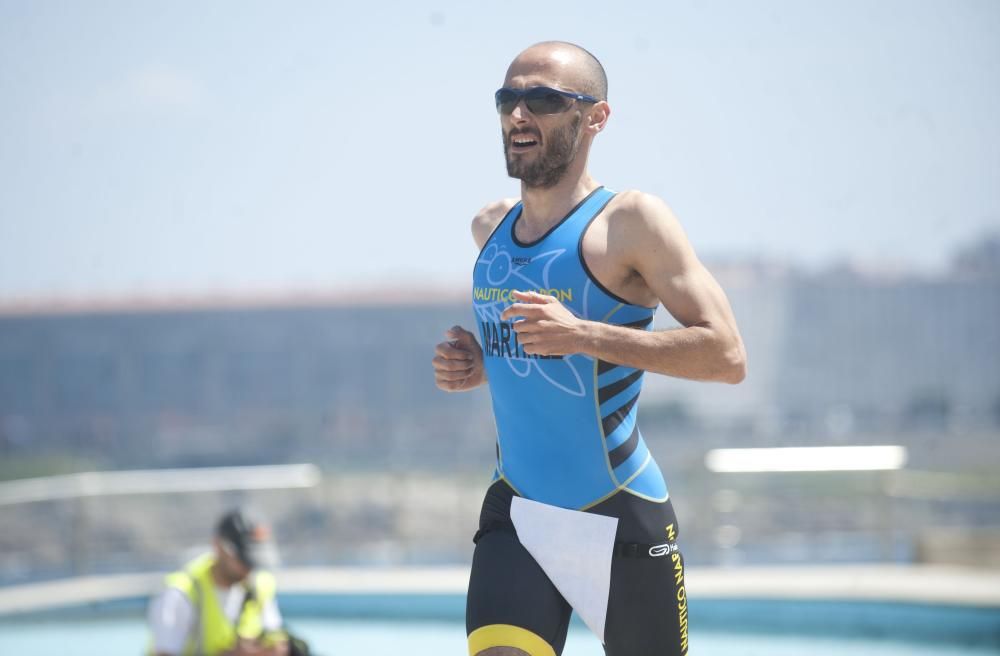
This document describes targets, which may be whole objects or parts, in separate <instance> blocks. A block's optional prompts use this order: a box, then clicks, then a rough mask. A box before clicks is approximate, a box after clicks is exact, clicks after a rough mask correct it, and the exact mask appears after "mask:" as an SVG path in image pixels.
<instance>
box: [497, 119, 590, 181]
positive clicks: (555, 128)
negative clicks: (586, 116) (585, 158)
mask: <svg viewBox="0 0 1000 656" xmlns="http://www.w3.org/2000/svg"><path fill="white" fill-rule="evenodd" d="M519 111H523V112H524V113H525V114H528V115H531V112H529V111H527V109H526V108H524V105H523V103H522V104H521V105H520V106H519V107H518V108H517V109H515V110H514V113H515V114H517V113H518V112H519ZM558 116H561V117H563V118H564V120H562V121H558V120H552V119H553V117H552V116H543V117H538V118H537V119H536V120H535V121H533V122H530V123H529V122H525V123H523V124H514V125H509V126H504V129H505V132H504V139H503V150H504V157H505V159H506V160H507V175H509V176H510V177H512V178H517V179H519V180H521V181H522V182H523V183H524V184H525V185H527V186H528V187H536V188H542V189H545V188H548V187H553V186H555V185H556V184H557V183H558V182H559V181H560V180H561V179H562V177H563V176H564V175H565V174H566V171H567V170H568V169H569V165H570V164H571V163H572V162H573V159H574V158H575V157H576V153H577V151H578V150H579V147H580V120H581V116H580V112H579V111H577V110H575V109H570V110H569V111H567V112H565V113H563V114H560V115H558ZM505 122H506V123H510V121H505ZM546 123H554V125H546Z"/></svg>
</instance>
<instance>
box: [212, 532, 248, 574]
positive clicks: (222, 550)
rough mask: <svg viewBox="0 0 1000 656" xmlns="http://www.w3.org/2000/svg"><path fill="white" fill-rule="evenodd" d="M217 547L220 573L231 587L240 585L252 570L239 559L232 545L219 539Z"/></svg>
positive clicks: (217, 539)
mask: <svg viewBox="0 0 1000 656" xmlns="http://www.w3.org/2000/svg"><path fill="white" fill-rule="evenodd" d="M215 545H216V555H217V562H218V565H219V571H220V573H221V574H222V576H223V577H224V578H225V579H226V580H227V581H228V582H229V584H230V585H232V584H234V583H239V582H240V581H242V580H243V579H245V578H246V577H247V576H249V575H250V568H249V567H247V566H246V565H245V564H244V563H243V561H241V560H240V559H239V557H238V556H237V555H236V553H235V551H234V550H233V548H232V546H231V545H229V544H228V543H227V542H226V541H225V540H221V539H219V538H218V537H217V538H216V539H215Z"/></svg>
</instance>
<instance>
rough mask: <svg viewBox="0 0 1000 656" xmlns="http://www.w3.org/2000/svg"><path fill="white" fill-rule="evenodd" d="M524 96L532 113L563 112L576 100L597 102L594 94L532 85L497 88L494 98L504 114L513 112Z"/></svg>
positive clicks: (526, 105) (526, 104) (525, 103)
mask: <svg viewBox="0 0 1000 656" xmlns="http://www.w3.org/2000/svg"><path fill="white" fill-rule="evenodd" d="M522 98H524V105H525V107H527V108H528V111H529V112H531V113H532V114H535V115H539V114H561V113H562V112H565V111H566V110H567V109H569V108H570V107H571V106H572V105H573V102H574V101H577V100H578V101H580V102H588V103H596V102H599V101H598V100H597V98H594V97H593V96H587V95H584V94H582V93H573V92H571V91H563V90H561V89H553V88H552V87H531V88H530V89H509V88H507V87H503V88H502V89H497V92H496V93H495V94H494V99H495V100H496V103H497V111H498V112H500V113H501V114H503V115H507V114H511V113H512V112H513V111H514V108H515V107H517V104H518V103H519V102H521V99H522Z"/></svg>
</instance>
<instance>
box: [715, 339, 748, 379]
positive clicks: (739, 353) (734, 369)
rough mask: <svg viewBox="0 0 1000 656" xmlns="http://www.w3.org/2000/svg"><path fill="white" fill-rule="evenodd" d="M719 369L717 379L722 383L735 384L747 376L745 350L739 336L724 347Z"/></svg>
mask: <svg viewBox="0 0 1000 656" xmlns="http://www.w3.org/2000/svg"><path fill="white" fill-rule="evenodd" d="M720 369H721V375H720V377H719V380H720V381H721V382H723V383H729V384H730V385H737V384H739V383H742V382H743V380H744V379H745V378H746V377H747V352H746V349H745V348H744V347H743V340H741V339H740V338H739V337H737V338H736V339H735V343H733V344H730V345H728V347H727V348H726V350H725V358H724V362H723V366H722V367H721V368H720Z"/></svg>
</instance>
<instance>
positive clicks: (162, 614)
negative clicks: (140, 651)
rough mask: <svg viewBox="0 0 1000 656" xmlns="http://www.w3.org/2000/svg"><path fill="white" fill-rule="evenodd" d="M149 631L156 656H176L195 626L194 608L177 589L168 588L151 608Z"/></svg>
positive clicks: (154, 601)
mask: <svg viewBox="0 0 1000 656" xmlns="http://www.w3.org/2000/svg"><path fill="white" fill-rule="evenodd" d="M148 620H149V630H150V633H151V634H152V640H153V646H152V651H153V653H154V654H156V656H176V655H177V654H180V653H181V652H183V651H184V643H185V642H186V641H187V637H188V633H189V632H190V631H191V628H192V626H193V624H194V608H193V607H192V605H191V602H190V600H189V599H188V598H187V596H186V595H185V594H184V593H183V592H181V591H180V590H178V589H177V588H172V587H170V588H167V589H166V590H164V591H163V592H162V593H160V595H159V596H158V597H157V598H156V599H154V600H153V603H151V604H150V606H149V614H148Z"/></svg>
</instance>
